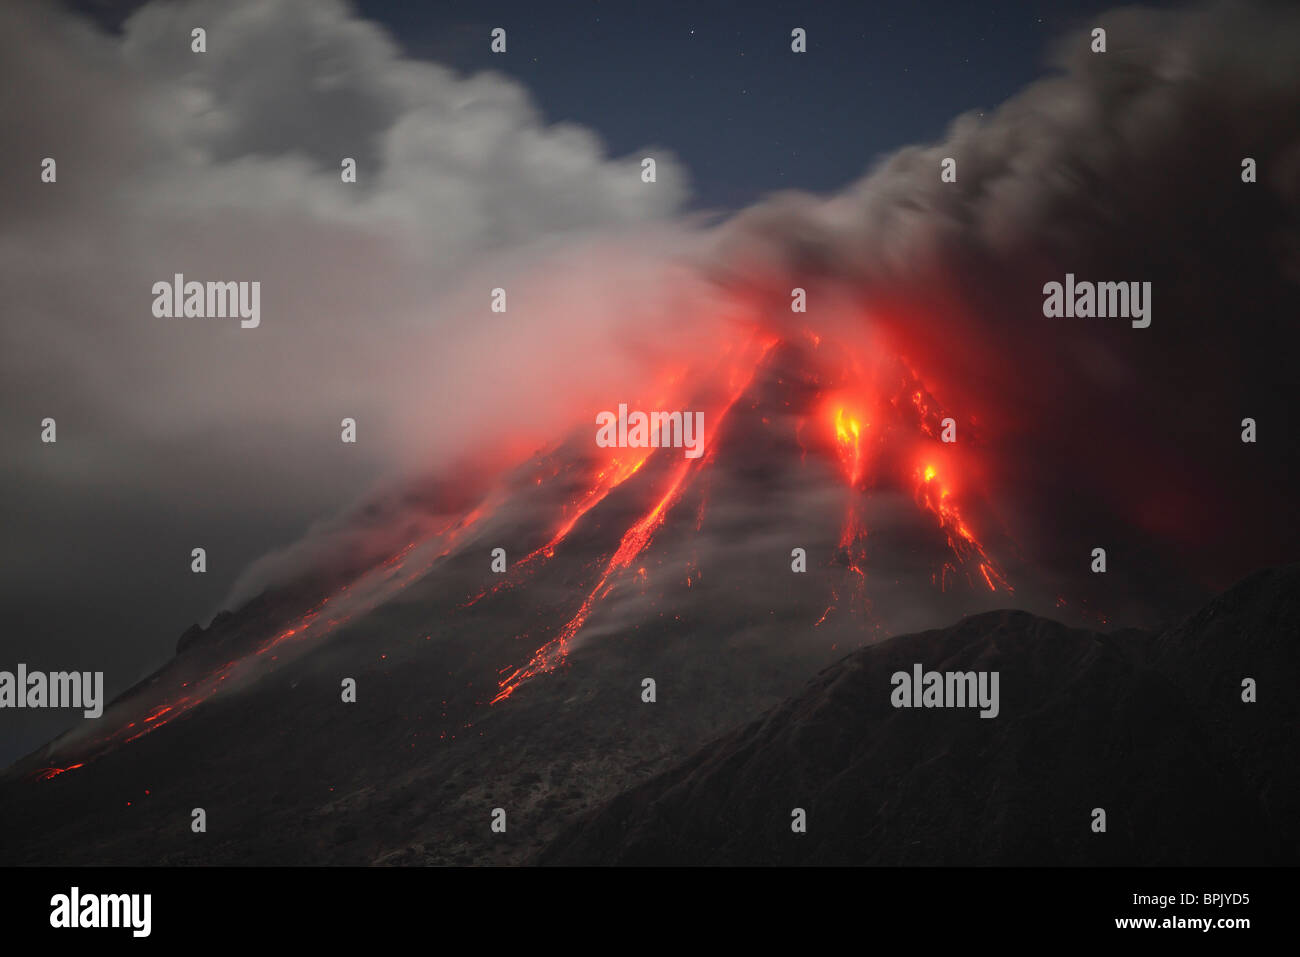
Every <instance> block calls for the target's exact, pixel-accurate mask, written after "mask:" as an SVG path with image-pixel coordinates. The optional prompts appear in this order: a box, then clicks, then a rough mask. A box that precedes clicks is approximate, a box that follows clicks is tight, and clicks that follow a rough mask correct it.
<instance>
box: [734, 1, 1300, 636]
mask: <svg viewBox="0 0 1300 957" xmlns="http://www.w3.org/2000/svg"><path fill="white" fill-rule="evenodd" d="M1094 25H1096V26H1102V27H1104V28H1105V29H1106V30H1107V36H1108V44H1109V49H1108V52H1106V53H1104V54H1094V53H1092V52H1091V51H1090V48H1089V33H1088V31H1089V30H1090V29H1091V27H1092V26H1094ZM1298 47H1300V11H1297V10H1296V9H1295V8H1294V7H1293V6H1288V5H1285V4H1263V3H1260V4H1250V3H1216V4H1208V5H1200V6H1197V7H1195V8H1193V9H1191V10H1188V11H1183V12H1168V11H1152V10H1145V9H1140V8H1128V9H1123V10H1117V11H1114V12H1112V13H1109V14H1106V15H1103V16H1101V17H1099V18H1097V22H1096V24H1088V27H1087V29H1083V30H1081V31H1079V32H1077V33H1075V34H1073V35H1071V36H1067V37H1063V38H1062V39H1061V41H1060V43H1059V44H1058V47H1057V49H1056V52H1055V55H1054V59H1053V63H1054V64H1055V72H1054V74H1053V75H1052V76H1050V77H1048V78H1046V79H1043V80H1041V81H1039V82H1037V83H1034V84H1033V85H1031V86H1029V87H1027V88H1026V89H1025V90H1024V91H1022V92H1021V93H1020V94H1019V95H1017V96H1015V97H1013V98H1012V99H1011V100H1009V101H1008V102H1007V103H1005V104H1004V105H1002V106H1001V107H1000V108H998V109H996V110H994V111H992V112H990V113H988V114H987V115H981V114H978V113H971V114H967V115H964V116H961V117H959V118H957V119H956V120H955V121H954V122H953V123H952V125H951V127H950V129H949V131H948V134H947V136H946V138H945V139H944V140H943V141H942V142H939V143H936V144H932V145H927V146H917V147H913V148H908V149H904V150H902V151H900V152H898V153H896V154H894V155H893V156H891V157H889V158H887V159H885V160H884V161H883V162H881V163H880V164H879V165H878V166H877V167H876V168H875V169H874V170H872V171H871V172H870V173H869V174H868V175H867V176H865V177H864V178H863V179H862V180H861V181H860V182H859V183H857V184H855V185H854V186H853V187H851V188H850V189H848V190H846V191H844V192H843V193H842V194H839V195H835V196H831V197H814V196H810V195H807V194H800V193H785V194H781V195H778V196H774V197H772V198H771V199H770V200H769V201H768V202H765V203H763V204H760V205H759V206H757V207H755V208H752V209H750V210H747V211H745V212H743V213H741V214H740V215H739V216H737V217H735V219H734V220H733V221H732V222H730V223H729V224H727V225H726V226H725V227H724V228H723V229H722V230H720V232H719V234H718V236H717V237H716V242H715V246H714V258H713V260H712V267H711V268H712V271H713V274H714V275H715V276H716V277H717V278H718V280H719V281H720V282H721V283H723V284H725V285H727V286H729V287H731V288H735V289H745V290H754V289H761V290H763V291H764V292H765V293H766V295H768V296H770V303H771V312H770V315H771V316H772V317H773V320H774V321H789V318H790V314H789V310H788V307H787V306H786V303H787V302H788V296H789V289H790V287H792V286H795V285H802V286H806V287H809V290H810V296H811V297H814V298H813V301H816V297H819V296H820V297H822V301H825V300H826V299H829V298H835V299H837V300H841V301H844V300H848V301H851V302H853V303H854V306H853V307H852V308H850V309H847V310H846V309H844V308H836V309H835V310H832V311H831V312H833V315H831V316H827V315H825V313H823V316H822V317H821V319H820V320H818V317H816V316H814V317H813V320H814V321H833V322H837V323H844V322H846V321H849V322H858V323H860V324H862V325H866V326H869V327H871V328H872V329H873V330H874V331H875V333H876V335H878V336H879V337H880V338H881V340H882V341H887V342H890V343H892V345H893V348H896V349H898V350H900V351H901V352H903V353H904V354H905V355H907V356H908V357H909V359H910V360H912V361H913V363H914V364H915V365H916V366H917V368H918V370H919V371H920V373H921V375H922V378H923V380H925V381H926V384H927V385H928V386H929V387H930V388H931V390H932V391H933V393H934V394H935V395H936V396H937V397H939V398H940V399H941V400H942V401H943V402H944V403H945V405H946V406H948V407H949V408H950V409H952V410H953V412H954V413H955V414H956V415H957V416H958V418H959V419H962V420H964V419H965V418H966V417H967V416H973V417H975V418H976V419H977V420H978V422H979V425H978V426H977V428H976V429H975V430H974V432H975V435H974V439H975V441H978V442H980V443H981V444H982V445H983V446H984V450H985V457H986V460H987V462H988V464H989V466H990V467H991V469H992V471H991V473H990V474H989V475H988V477H987V478H988V481H989V484H990V486H991V487H992V488H993V489H997V490H1002V491H1001V501H1000V502H999V503H998V504H999V506H1000V507H1001V509H1002V510H1003V511H1004V512H1005V513H1007V514H1008V515H1009V516H1010V517H1011V518H1012V520H1013V524H1014V525H1015V527H1016V531H1017V537H1018V538H1019V540H1020V541H1021V542H1022V545H1023V546H1024V547H1025V550H1026V552H1027V553H1029V554H1031V555H1034V556H1036V557H1037V558H1038V560H1040V561H1042V562H1043V563H1044V564H1046V565H1048V566H1051V567H1053V568H1054V569H1056V570H1057V571H1058V572H1059V573H1060V574H1062V575H1066V574H1069V572H1068V571H1067V569H1069V568H1071V567H1073V568H1074V569H1083V568H1084V567H1085V563H1084V561H1083V559H1082V558H1081V557H1080V556H1081V555H1086V554H1087V552H1088V551H1089V550H1090V549H1091V548H1092V547H1093V546H1094V545H1109V546H1110V547H1111V550H1112V554H1114V553H1116V552H1118V553H1119V554H1120V556H1122V557H1121V565H1120V567H1121V569H1122V571H1121V572H1120V574H1121V575H1122V576H1123V579H1124V581H1125V588H1124V591H1125V593H1126V594H1127V595H1137V594H1139V593H1141V592H1143V591H1146V592H1147V594H1148V597H1149V598H1150V599H1151V605H1150V606H1148V607H1147V608H1145V609H1141V608H1139V607H1133V608H1129V609H1127V610H1129V611H1134V612H1139V611H1141V612H1144V613H1145V617H1150V615H1151V614H1152V613H1153V610H1154V609H1160V608H1164V609H1168V608H1170V607H1177V606H1178V605H1179V604H1185V603H1186V602H1188V601H1194V600H1195V599H1196V598H1197V597H1199V596H1200V595H1202V594H1204V591H1205V589H1210V588H1221V587H1225V586H1226V585H1228V584H1230V583H1231V582H1232V581H1233V580H1235V579H1236V578H1237V577H1239V576H1241V575H1243V574H1245V573H1247V572H1249V571H1251V570H1253V569H1255V568H1257V567H1259V566H1261V565H1265V564H1270V563H1276V562H1282V561H1287V560H1290V559H1293V558H1294V557H1295V555H1296V553H1297V551H1298V550H1300V539H1298V538H1297V532H1296V529H1297V527H1300V526H1298V523H1297V521H1296V519H1297V513H1296V506H1295V503H1294V497H1293V494H1292V491H1291V488H1290V486H1291V485H1292V484H1293V482H1292V481H1291V480H1290V479H1289V478H1288V476H1294V474H1295V472H1296V466H1297V465H1300V456H1297V449H1296V444H1295V441H1294V439H1293V436H1294V434H1295V431H1296V427H1297V426H1298V425H1300V416H1298V415H1297V407H1296V402H1295V394H1294V385H1293V380H1294V369H1293V361H1292V359H1291V358H1290V356H1292V355H1294V353H1295V349H1296V346H1297V345H1298V344H1300V342H1298V336H1297V331H1296V326H1295V324H1294V323H1293V322H1290V321H1289V320H1288V319H1286V318H1285V317H1287V316H1292V315H1294V313H1295V308H1296V305H1297V301H1298V299H1300V126H1297V124H1296V122H1295V117H1296V116H1297V115H1300V60H1297V58H1296V56H1295V50H1296V49H1297V48H1298ZM945 157H952V158H954V159H955V160H956V161H957V170H958V175H957V182H956V183H944V182H941V180H940V175H939V173H940V163H941V161H942V160H943V159H944V158H945ZM1245 157H1251V158H1253V159H1254V160H1255V161H1256V162H1257V164H1258V171H1259V181H1258V182H1257V183H1254V184H1246V183H1243V182H1242V179H1241V168H1242V167H1241V164H1242V160H1243V158H1245ZM1066 272H1072V273H1075V274H1076V275H1077V276H1078V277H1079V278H1080V279H1088V280H1114V281H1130V280H1143V281H1150V282H1152V284H1153V287H1154V293H1153V307H1154V313H1153V316H1154V322H1153V325H1152V327H1151V328H1149V329H1145V330H1135V329H1131V328H1130V327H1129V324H1128V323H1127V322H1124V321H1118V320H1106V319H1047V318H1044V316H1043V314H1042V296H1043V293H1042V289H1043V285H1044V283H1046V282H1050V281H1053V280H1055V281H1061V280H1062V279H1063V278H1064V274H1065V273H1066ZM814 312H815V310H814ZM846 315H847V316H849V317H851V318H849V319H847V320H846V318H845V317H846ZM793 318H794V319H795V320H797V321H802V319H803V317H793ZM1247 416H1250V417H1254V418H1256V419H1257V420H1259V421H1260V422H1261V423H1263V422H1265V421H1267V422H1268V423H1269V424H1268V429H1269V431H1270V433H1271V435H1270V438H1269V440H1268V441H1267V442H1263V441H1261V443H1260V444H1258V445H1256V446H1243V445H1242V443H1241V442H1240V440H1239V436H1240V431H1241V426H1240V422H1241V420H1242V418H1244V417H1247ZM1261 428H1262V426H1261ZM1075 577H1076V579H1077V578H1078V576H1077V575H1076V576H1075ZM1084 578H1085V579H1086V576H1084ZM1111 581H1114V576H1112V579H1111ZM1098 597H1101V596H1100V595H1099V596H1098ZM1110 597H1111V600H1112V601H1115V600H1116V599H1117V598H1118V597H1119V596H1118V595H1116V594H1114V593H1112V594H1111V596H1110ZM1129 601H1130V599H1128V598H1125V599H1123V600H1122V601H1120V602H1118V604H1121V605H1122V604H1125V603H1128V602H1129Z"/></svg>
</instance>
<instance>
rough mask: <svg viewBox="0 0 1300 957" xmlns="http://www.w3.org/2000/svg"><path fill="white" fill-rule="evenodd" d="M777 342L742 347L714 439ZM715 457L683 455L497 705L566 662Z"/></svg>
mask: <svg viewBox="0 0 1300 957" xmlns="http://www.w3.org/2000/svg"><path fill="white" fill-rule="evenodd" d="M776 345H777V342H776V340H774V339H767V340H765V341H762V342H758V341H757V340H754V341H751V342H750V343H749V344H748V345H747V346H746V347H745V348H744V349H743V350H741V357H740V359H739V362H733V363H732V364H731V368H730V371H729V373H728V376H727V382H728V385H729V387H730V395H729V396H728V397H727V399H726V401H725V402H724V403H723V405H722V407H721V409H720V410H719V411H718V412H717V413H716V414H715V415H714V416H712V417H711V418H709V419H706V421H712V423H713V425H712V426H711V428H710V430H709V432H708V433H707V434H706V437H707V438H708V439H716V437H717V435H718V433H719V431H720V428H721V426H722V423H723V422H724V421H725V420H726V417H727V414H728V413H729V412H730V411H731V409H732V407H733V406H734V405H735V404H736V402H737V401H738V400H739V399H740V397H741V396H742V395H743V394H744V393H745V391H746V389H748V388H749V385H750V383H752V382H753V380H754V377H755V375H756V374H757V373H758V371H759V369H760V368H761V367H762V365H763V360H764V359H765V358H766V357H767V355H768V354H769V353H770V352H771V351H772V349H773V348H774V347H775V346H776ZM755 351H757V356H756V357H754V358H747V357H750V356H753V353H754V352H755ZM674 451H675V450H673V449H663V450H661V454H664V453H666V454H673V453H674ZM712 460H713V455H712V448H711V447H709V453H708V454H706V455H704V456H703V457H702V458H699V459H683V460H682V461H681V462H680V463H678V464H677V465H675V466H674V467H673V468H672V470H671V472H670V473H669V474H668V477H667V480H666V482H665V488H664V490H663V491H662V492H661V493H660V494H659V496H658V497H657V498H656V500H655V502H654V504H653V505H652V506H651V507H650V508H649V509H648V510H647V511H646V512H645V513H644V514H643V515H642V516H641V517H640V518H639V519H638V520H637V521H636V522H634V523H633V524H632V526H631V527H630V528H628V530H627V531H626V532H624V533H623V537H622V538H621V539H620V540H619V543H618V548H616V549H615V550H614V554H613V555H612V556H611V557H610V559H609V561H608V562H607V563H606V565H605V568H604V571H603V572H602V573H601V575H600V577H599V578H598V579H597V581H596V584H595V586H594V587H593V588H592V589H591V590H590V592H588V594H587V596H586V598H584V599H583V602H582V604H581V605H580V606H579V608H578V611H577V613H576V614H574V616H573V617H572V618H570V619H569V621H568V622H566V623H565V625H564V627H562V628H561V629H560V631H559V633H558V634H556V636H555V637H554V638H552V639H551V640H550V641H548V642H546V643H545V644H544V645H542V646H541V647H540V648H538V649H537V651H536V652H535V653H534V654H533V656H532V658H531V659H529V661H528V663H527V664H525V665H522V666H520V667H518V668H515V669H513V670H511V671H510V673H509V674H506V675H505V676H504V677H502V678H501V680H500V682H499V683H498V687H497V693H496V695H495V696H494V697H493V698H492V701H491V703H492V704H497V703H498V702H501V701H504V700H505V699H506V698H508V697H510V696H511V695H512V694H514V692H515V691H516V690H517V689H518V688H519V686H520V685H521V684H523V683H524V682H525V681H527V680H528V679H529V678H533V677H536V676H537V675H540V674H545V673H546V672H549V671H552V670H554V669H555V668H556V667H557V666H558V665H560V664H561V663H562V662H563V661H564V659H565V657H566V656H567V655H568V652H569V643H570V642H571V641H572V640H573V638H574V636H575V635H577V634H578V632H579V631H580V630H581V629H582V626H583V625H584V624H586V622H587V619H588V617H590V615H591V612H592V610H593V609H594V608H595V607H596V605H598V604H599V603H600V601H601V600H602V599H603V598H605V597H606V596H607V595H609V593H610V592H611V591H613V589H614V587H615V585H616V582H614V581H613V579H614V577H615V576H616V575H617V574H618V573H619V572H621V571H623V570H624V569H627V568H628V567H630V566H631V565H632V563H633V562H634V561H635V560H636V558H637V556H638V555H640V554H641V553H642V552H644V551H645V550H646V548H647V547H649V545H650V542H651V540H652V539H653V538H654V535H655V532H657V531H658V530H659V528H660V526H662V525H663V523H664V520H665V519H666V518H667V517H668V513H669V512H670V511H671V510H672V507H673V506H674V505H675V504H676V503H677V501H678V500H679V499H680V497H681V494H682V492H683V491H684V489H685V487H686V485H687V480H688V479H689V478H693V477H694V476H695V475H697V474H698V473H699V471H701V470H702V469H704V468H707V467H708V465H709V464H710V463H711V462H712ZM701 507H703V506H701ZM505 670H508V669H503V671H505Z"/></svg>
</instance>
